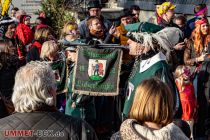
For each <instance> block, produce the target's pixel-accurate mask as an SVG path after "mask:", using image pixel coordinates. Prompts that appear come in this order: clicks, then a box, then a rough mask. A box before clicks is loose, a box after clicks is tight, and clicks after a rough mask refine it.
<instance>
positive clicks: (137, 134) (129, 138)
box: [120, 119, 189, 140]
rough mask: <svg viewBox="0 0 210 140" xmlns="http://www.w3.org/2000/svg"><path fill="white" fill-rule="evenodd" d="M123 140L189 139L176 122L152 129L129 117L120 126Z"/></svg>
mask: <svg viewBox="0 0 210 140" xmlns="http://www.w3.org/2000/svg"><path fill="white" fill-rule="evenodd" d="M120 137H121V140H136V139H138V140H146V139H147V140H189V139H188V138H187V137H186V136H185V135H184V133H183V132H182V131H181V129H180V128H179V127H177V126H176V125H175V124H174V123H170V124H168V125H167V126H165V127H163V128H161V129H159V130H151V129H149V128H148V127H145V126H142V125H140V124H138V123H137V121H136V120H133V119H127V120H125V121H124V122H123V123H122V124H121V127H120Z"/></svg>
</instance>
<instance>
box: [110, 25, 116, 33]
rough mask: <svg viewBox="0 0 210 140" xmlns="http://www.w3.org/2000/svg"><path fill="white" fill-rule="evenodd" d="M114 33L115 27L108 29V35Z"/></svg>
mask: <svg viewBox="0 0 210 140" xmlns="http://www.w3.org/2000/svg"><path fill="white" fill-rule="evenodd" d="M115 31H116V27H115V26H112V27H111V28H110V29H109V34H110V35H113V34H114V32H115Z"/></svg>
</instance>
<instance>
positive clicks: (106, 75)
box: [73, 46, 122, 96]
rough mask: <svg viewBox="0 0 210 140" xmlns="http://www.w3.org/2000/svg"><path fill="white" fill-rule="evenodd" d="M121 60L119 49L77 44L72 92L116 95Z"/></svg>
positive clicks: (92, 94)
mask: <svg viewBox="0 0 210 140" xmlns="http://www.w3.org/2000/svg"><path fill="white" fill-rule="evenodd" d="M121 60H122V50H121V49H114V48H90V47H87V46H79V47H78V51H77V61H76V65H75V69H74V77H73V92H74V93H78V94H86V95H91V96H116V95H118V93H119V81H120V79H119V76H120V68H121Z"/></svg>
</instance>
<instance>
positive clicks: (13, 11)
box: [10, 7, 19, 17]
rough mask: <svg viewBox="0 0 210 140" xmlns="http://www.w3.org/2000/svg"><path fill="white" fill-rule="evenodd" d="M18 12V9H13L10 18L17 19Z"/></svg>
mask: <svg viewBox="0 0 210 140" xmlns="http://www.w3.org/2000/svg"><path fill="white" fill-rule="evenodd" d="M18 10H19V9H18V8H17V7H13V8H12V9H11V13H10V17H15V16H16V13H17V11H18Z"/></svg>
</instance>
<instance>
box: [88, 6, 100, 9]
mask: <svg viewBox="0 0 210 140" xmlns="http://www.w3.org/2000/svg"><path fill="white" fill-rule="evenodd" d="M91 8H99V9H102V6H93V7H88V10H90V9H91Z"/></svg>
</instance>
